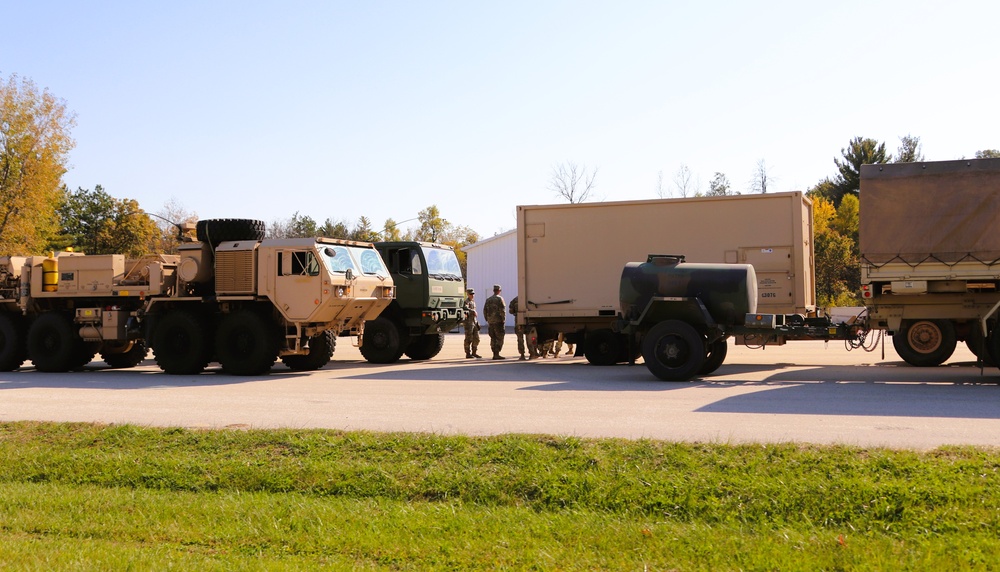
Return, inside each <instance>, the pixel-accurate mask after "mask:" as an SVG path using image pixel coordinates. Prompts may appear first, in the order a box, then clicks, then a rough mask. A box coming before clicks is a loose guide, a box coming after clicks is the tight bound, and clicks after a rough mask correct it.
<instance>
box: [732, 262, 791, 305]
mask: <svg viewBox="0 0 1000 572" xmlns="http://www.w3.org/2000/svg"><path fill="white" fill-rule="evenodd" d="M740 262H742V263H743V264H752V265H753V269H754V271H755V272H756V273H757V311H758V312H760V313H762V314H791V313H794V312H795V299H794V297H793V295H794V292H793V291H792V285H793V282H792V277H793V276H794V272H793V266H792V264H793V263H792V247H790V246H764V247H744V248H741V249H740Z"/></svg>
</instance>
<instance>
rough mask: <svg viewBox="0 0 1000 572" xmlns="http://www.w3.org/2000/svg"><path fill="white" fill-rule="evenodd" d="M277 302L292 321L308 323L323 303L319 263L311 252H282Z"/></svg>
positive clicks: (279, 264) (275, 291)
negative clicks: (306, 321) (307, 320)
mask: <svg viewBox="0 0 1000 572" xmlns="http://www.w3.org/2000/svg"><path fill="white" fill-rule="evenodd" d="M277 264H278V269H277V275H276V276H275V279H274V293H275V300H274V303H275V305H276V306H278V308H280V309H281V311H282V313H284V314H285V316H286V317H287V318H288V319H290V320H305V319H306V318H308V317H309V316H310V315H312V313H313V312H315V311H316V308H318V307H319V305H320V301H321V300H322V296H321V295H322V292H323V280H322V278H321V277H320V266H319V260H317V259H316V255H315V254H314V253H313V252H312V251H311V250H279V251H278V260H277Z"/></svg>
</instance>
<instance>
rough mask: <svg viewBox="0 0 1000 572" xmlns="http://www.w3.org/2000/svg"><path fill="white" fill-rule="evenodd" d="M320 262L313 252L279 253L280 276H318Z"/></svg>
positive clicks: (291, 251) (290, 251)
mask: <svg viewBox="0 0 1000 572" xmlns="http://www.w3.org/2000/svg"><path fill="white" fill-rule="evenodd" d="M318 275H319V261H317V260H316V255H315V254H313V252H312V251H311V250H289V251H282V252H279V253H278V276H318Z"/></svg>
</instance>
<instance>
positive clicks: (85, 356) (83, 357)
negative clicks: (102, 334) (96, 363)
mask: <svg viewBox="0 0 1000 572" xmlns="http://www.w3.org/2000/svg"><path fill="white" fill-rule="evenodd" d="M99 349H101V342H83V343H82V344H80V353H79V354H77V357H76V363H75V364H74V366H73V367H72V368H70V369H80V368H82V367H83V366H85V365H87V364H88V363H90V362H91V361H93V360H94V356H96V355H97V350H99Z"/></svg>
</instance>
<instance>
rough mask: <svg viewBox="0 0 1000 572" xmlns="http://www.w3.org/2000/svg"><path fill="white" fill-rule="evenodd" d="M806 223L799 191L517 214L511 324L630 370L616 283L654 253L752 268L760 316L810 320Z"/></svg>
mask: <svg viewBox="0 0 1000 572" xmlns="http://www.w3.org/2000/svg"><path fill="white" fill-rule="evenodd" d="M812 224H813V222H812V201H810V200H809V199H808V198H806V197H805V196H804V195H803V194H802V193H800V192H789V193H770V194H763V195H737V196H727V197H704V198H682V199H661V200H643V201H620V202H603V203H578V204H559V205H531V206H518V207H517V265H518V296H519V298H520V300H521V305H520V310H519V313H518V316H517V317H516V319H517V323H519V324H524V325H526V326H527V327H528V328H532V327H533V328H535V329H536V331H537V332H538V337H539V339H546V338H552V337H555V336H556V334H557V333H559V332H562V333H563V334H564V335H565V336H566V338H567V339H568V340H570V341H571V342H573V343H576V344H578V345H577V352H578V353H579V352H581V351H582V352H583V354H584V355H585V356H586V357H587V360H588V361H589V362H590V363H594V364H601V365H607V364H613V363H617V362H624V361H628V360H629V359H630V358H631V357H634V356H633V355H629V351H628V345H627V343H626V341H627V340H626V338H625V337H624V336H623V335H622V334H621V333H618V332H615V331H613V328H614V325H615V323H616V320H617V316H618V312H619V298H618V296H619V280H618V277H619V276H620V274H621V269H622V267H623V266H624V265H625V264H626V263H628V262H630V261H635V260H644V259H645V258H646V256H647V255H648V254H649V253H651V252H653V253H656V252H676V253H682V254H684V255H685V256H686V259H687V260H688V261H690V262H697V263H715V264H750V265H753V267H754V269H755V271H756V273H755V277H756V278H755V279H756V281H757V283H756V289H755V291H756V296H757V299H756V303H757V306H758V307H759V308H760V311H762V312H768V313H771V314H802V315H806V314H809V313H812V312H815V310H816V298H815V296H816V294H815V291H816V289H815V285H814V284H813V275H814V272H813V266H814V262H813V242H812V228H813V226H812Z"/></svg>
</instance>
